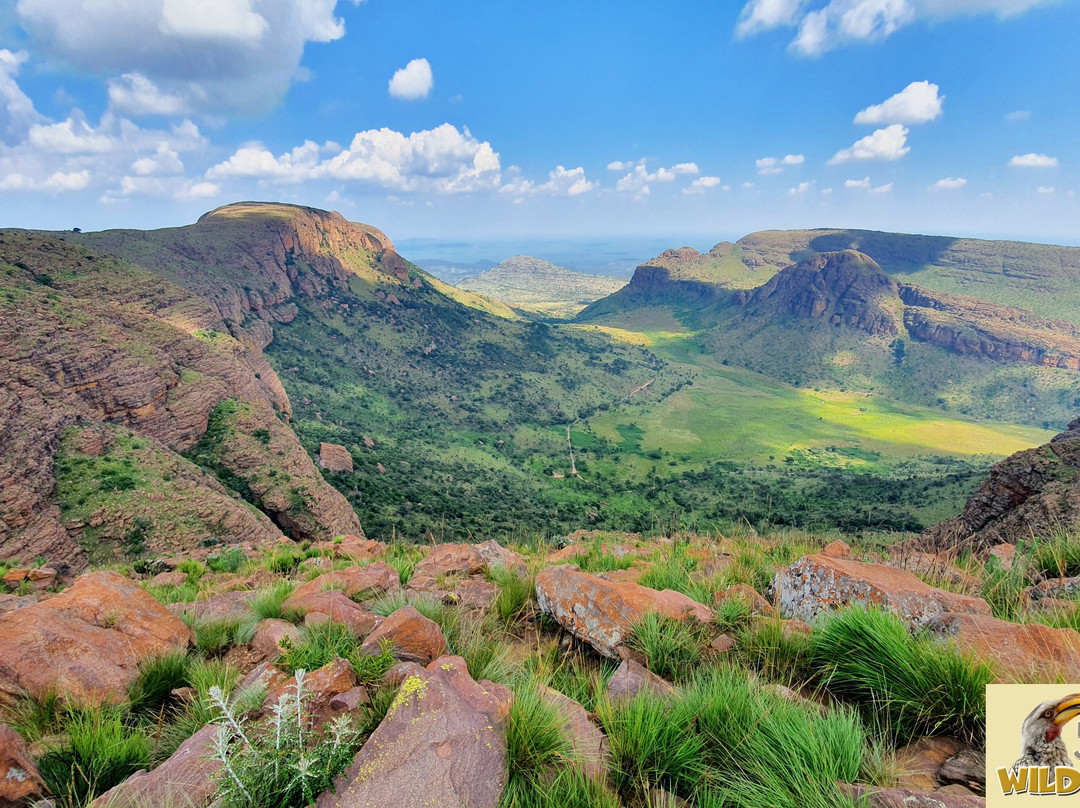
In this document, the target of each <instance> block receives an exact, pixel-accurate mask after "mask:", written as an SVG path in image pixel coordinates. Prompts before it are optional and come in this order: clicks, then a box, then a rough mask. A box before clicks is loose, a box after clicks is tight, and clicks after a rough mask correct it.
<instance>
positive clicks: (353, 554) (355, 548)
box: [315, 534, 386, 561]
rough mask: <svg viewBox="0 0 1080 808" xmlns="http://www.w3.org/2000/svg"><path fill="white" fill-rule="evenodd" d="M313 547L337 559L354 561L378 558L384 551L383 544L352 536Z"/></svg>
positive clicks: (340, 537) (338, 538)
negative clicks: (327, 552) (329, 553)
mask: <svg viewBox="0 0 1080 808" xmlns="http://www.w3.org/2000/svg"><path fill="white" fill-rule="evenodd" d="M315 546H316V547H317V548H318V549H320V550H329V551H330V552H331V553H333V554H334V556H335V557H337V558H351V559H353V560H354V561H366V560H368V559H370V558H378V557H379V556H381V555H382V554H383V553H384V552H385V551H386V545H385V544H384V543H383V542H381V541H375V539H366V538H364V537H362V536H355V535H352V534H349V535H348V536H339V537H337V538H335V539H334V540H333V541H321V542H317V543H316V544H315Z"/></svg>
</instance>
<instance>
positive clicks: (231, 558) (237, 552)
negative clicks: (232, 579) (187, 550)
mask: <svg viewBox="0 0 1080 808" xmlns="http://www.w3.org/2000/svg"><path fill="white" fill-rule="evenodd" d="M243 563H244V551H243V550H241V549H240V548H239V547H233V548H232V549H230V550H225V551H223V552H220V553H218V554H217V555H212V556H210V557H209V558H207V559H206V566H208V567H209V568H210V569H212V570H213V571H214V572H236V571H237V570H238V569H240V565H241V564H243Z"/></svg>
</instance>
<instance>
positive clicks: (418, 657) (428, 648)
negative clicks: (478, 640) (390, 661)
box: [360, 606, 446, 665]
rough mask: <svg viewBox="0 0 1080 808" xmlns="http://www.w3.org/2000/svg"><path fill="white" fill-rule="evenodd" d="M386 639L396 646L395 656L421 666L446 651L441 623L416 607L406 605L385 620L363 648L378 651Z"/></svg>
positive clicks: (368, 652) (394, 648)
mask: <svg viewBox="0 0 1080 808" xmlns="http://www.w3.org/2000/svg"><path fill="white" fill-rule="evenodd" d="M385 642H389V643H390V645H391V646H392V647H393V651H394V658H395V659H399V660H401V661H402V662H416V663H418V664H420V665H427V664H428V663H429V662H431V661H433V660H434V659H437V658H438V657H439V656H441V655H442V654H443V653H445V652H446V638H444V637H443V633H442V629H441V628H439V624H438V623H436V622H435V621H434V620H430V619H428V618H427V617H424V615H422V614H420V612H418V611H417V610H416V608H415V607H413V606H402V607H401V608H400V609H398V610H397V611H395V612H394V613H393V614H391V615H390V616H389V617H387V618H386V619H385V620H383V621H382V622H381V623H380V624H379V626H378V628H376V629H375V630H374V631H373V632H371V634H370V635H368V638H367V639H366V640H364V644H363V645H362V646H360V651H361V653H364V654H373V655H374V654H378V653H379V650H380V648H381V646H382V644H383V643H385Z"/></svg>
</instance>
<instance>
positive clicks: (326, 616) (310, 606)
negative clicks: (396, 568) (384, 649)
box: [299, 589, 382, 639]
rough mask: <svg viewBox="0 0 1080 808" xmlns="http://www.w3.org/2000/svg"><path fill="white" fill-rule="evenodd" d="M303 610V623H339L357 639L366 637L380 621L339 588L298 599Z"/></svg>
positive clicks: (379, 618) (309, 624)
mask: <svg viewBox="0 0 1080 808" xmlns="http://www.w3.org/2000/svg"><path fill="white" fill-rule="evenodd" d="M299 606H300V608H301V610H302V611H303V612H304V625H307V626H311V625H321V624H323V623H331V622H332V623H341V624H342V625H343V626H345V627H346V628H347V629H348V630H349V633H350V634H352V635H353V636H354V637H356V638H357V639H360V638H363V637H366V636H367V635H368V634H370V633H371V632H372V631H374V630H375V627H376V626H378V625H379V623H380V622H382V618H381V617H378V616H376V615H375V613H374V612H372V611H371V610H370V609H368V608H367V607H366V606H362V605H361V604H359V603H357V602H355V601H353V600H349V598H347V597H345V593H344V592H342V591H341V590H340V589H330V590H328V591H326V592H315V593H312V594H309V595H307V596H306V597H304V598H303V599H302V600H300V601H299Z"/></svg>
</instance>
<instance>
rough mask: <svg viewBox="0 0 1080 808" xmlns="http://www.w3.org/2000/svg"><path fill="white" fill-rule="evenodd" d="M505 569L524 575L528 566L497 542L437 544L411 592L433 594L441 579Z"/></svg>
mask: <svg viewBox="0 0 1080 808" xmlns="http://www.w3.org/2000/svg"><path fill="white" fill-rule="evenodd" d="M495 566H503V567H506V568H507V569H511V570H513V571H514V572H517V573H519V574H522V575H524V574H525V572H527V571H528V565H527V564H526V563H525V559H524V557H522V556H521V555H520V554H519V553H515V552H514V551H513V550H507V549H506V548H505V547H503V546H502V545H501V544H499V543H498V542H497V541H486V542H484V543H483V544H437V545H435V546H434V547H432V548H431V552H429V553H428V554H427V556H426V557H425V558H423V559H421V561H420V562H419V563H418V564H417V565H416V569H414V570H413V575H412V578H411V579H410V581H409V588H410V589H417V590H420V591H425V590H427V591H430V589H431V588H433V587H434V583H435V579H436V578H437V577H438V576H440V575H453V574H455V573H458V574H461V575H476V574H479V573H483V572H486V571H487V570H489V569H490V568H491V567H495Z"/></svg>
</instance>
